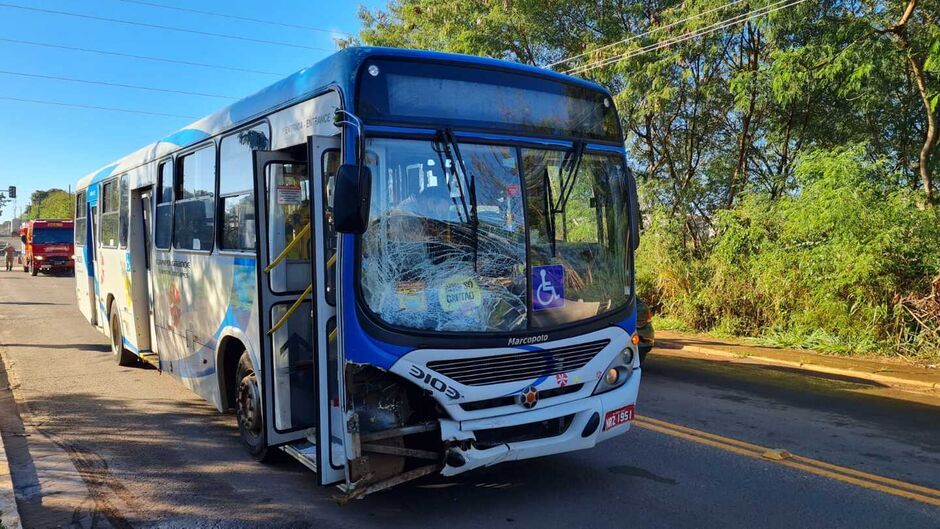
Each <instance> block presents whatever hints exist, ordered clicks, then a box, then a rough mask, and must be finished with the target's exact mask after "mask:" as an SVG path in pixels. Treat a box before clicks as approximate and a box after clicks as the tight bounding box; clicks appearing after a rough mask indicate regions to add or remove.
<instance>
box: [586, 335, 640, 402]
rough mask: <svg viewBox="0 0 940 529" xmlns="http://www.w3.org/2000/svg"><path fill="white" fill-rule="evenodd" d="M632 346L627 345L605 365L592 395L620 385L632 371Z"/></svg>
mask: <svg viewBox="0 0 940 529" xmlns="http://www.w3.org/2000/svg"><path fill="white" fill-rule="evenodd" d="M633 357H634V354H633V347H631V346H629V345H628V346H627V347H625V348H624V349H623V351H621V352H620V353H619V354H618V355H617V356H616V357H614V360H613V361H612V362H611V363H610V365H608V366H607V369H606V370H605V371H604V374H603V376H601V379H600V380H599V381H598V382H597V387H596V388H594V395H599V394H601V393H605V392H607V391H610V390H612V389H617V388H619V387H620V386H622V385H623V384H624V383H625V382H626V381H627V379H629V378H630V375H631V374H632V373H633Z"/></svg>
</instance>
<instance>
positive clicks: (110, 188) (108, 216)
mask: <svg viewBox="0 0 940 529" xmlns="http://www.w3.org/2000/svg"><path fill="white" fill-rule="evenodd" d="M119 202H120V200H119V191H118V183H117V180H111V181H110V182H105V183H104V185H102V186H101V214H100V216H101V227H100V228H99V232H100V234H101V237H100V241H99V242H100V244H99V246H101V247H105V248H116V247H117V244H118V224H119V222H120V219H119V215H120V212H119V211H118V204H119Z"/></svg>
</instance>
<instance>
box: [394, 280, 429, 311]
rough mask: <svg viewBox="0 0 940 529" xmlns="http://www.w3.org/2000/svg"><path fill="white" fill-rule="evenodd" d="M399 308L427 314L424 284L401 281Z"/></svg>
mask: <svg viewBox="0 0 940 529" xmlns="http://www.w3.org/2000/svg"><path fill="white" fill-rule="evenodd" d="M395 290H397V291H398V308H399V309H400V310H406V311H409V312H427V311H428V302H427V299H426V298H425V295H424V290H425V288H424V283H423V282H421V281H399V282H398V284H397V285H396V287H395Z"/></svg>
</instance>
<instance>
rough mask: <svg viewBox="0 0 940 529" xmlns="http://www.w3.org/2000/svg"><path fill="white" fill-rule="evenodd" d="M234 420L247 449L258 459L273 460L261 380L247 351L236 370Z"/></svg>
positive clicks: (243, 353)
mask: <svg viewBox="0 0 940 529" xmlns="http://www.w3.org/2000/svg"><path fill="white" fill-rule="evenodd" d="M235 420H236V421H237V422H238V434H239V436H240V437H241V440H242V445H243V446H244V447H245V450H247V451H248V453H249V454H251V456H252V457H254V458H255V459H256V460H257V461H261V462H265V461H270V460H271V456H272V454H271V451H270V450H268V435H267V428H266V425H265V423H264V410H263V409H262V407H261V384H260V382H259V381H258V376H257V374H256V373H255V368H254V366H253V365H252V364H251V357H250V356H249V355H248V351H244V352H242V354H241V357H240V358H239V359H238V368H237V369H236V370H235Z"/></svg>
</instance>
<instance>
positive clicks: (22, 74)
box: [0, 70, 237, 99]
mask: <svg viewBox="0 0 940 529" xmlns="http://www.w3.org/2000/svg"><path fill="white" fill-rule="evenodd" d="M0 75H15V76H17V77H32V78H35V79H50V80H53V81H68V82H70V83H85V84H94V85H101V86H114V87H117V88H132V89H135V90H149V91H151V92H164V93H167V94H183V95H188V96H200V97H216V98H219V99H237V98H236V97H232V96H224V95H219V94H207V93H205V92H189V91H186V90H173V89H170V88H154V87H151V86H141V85H133V84H123V83H109V82H106V81H92V80H88V79H75V78H73V77H59V76H55V75H43V74H38V73H25V72H11V71H7V70H0Z"/></svg>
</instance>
